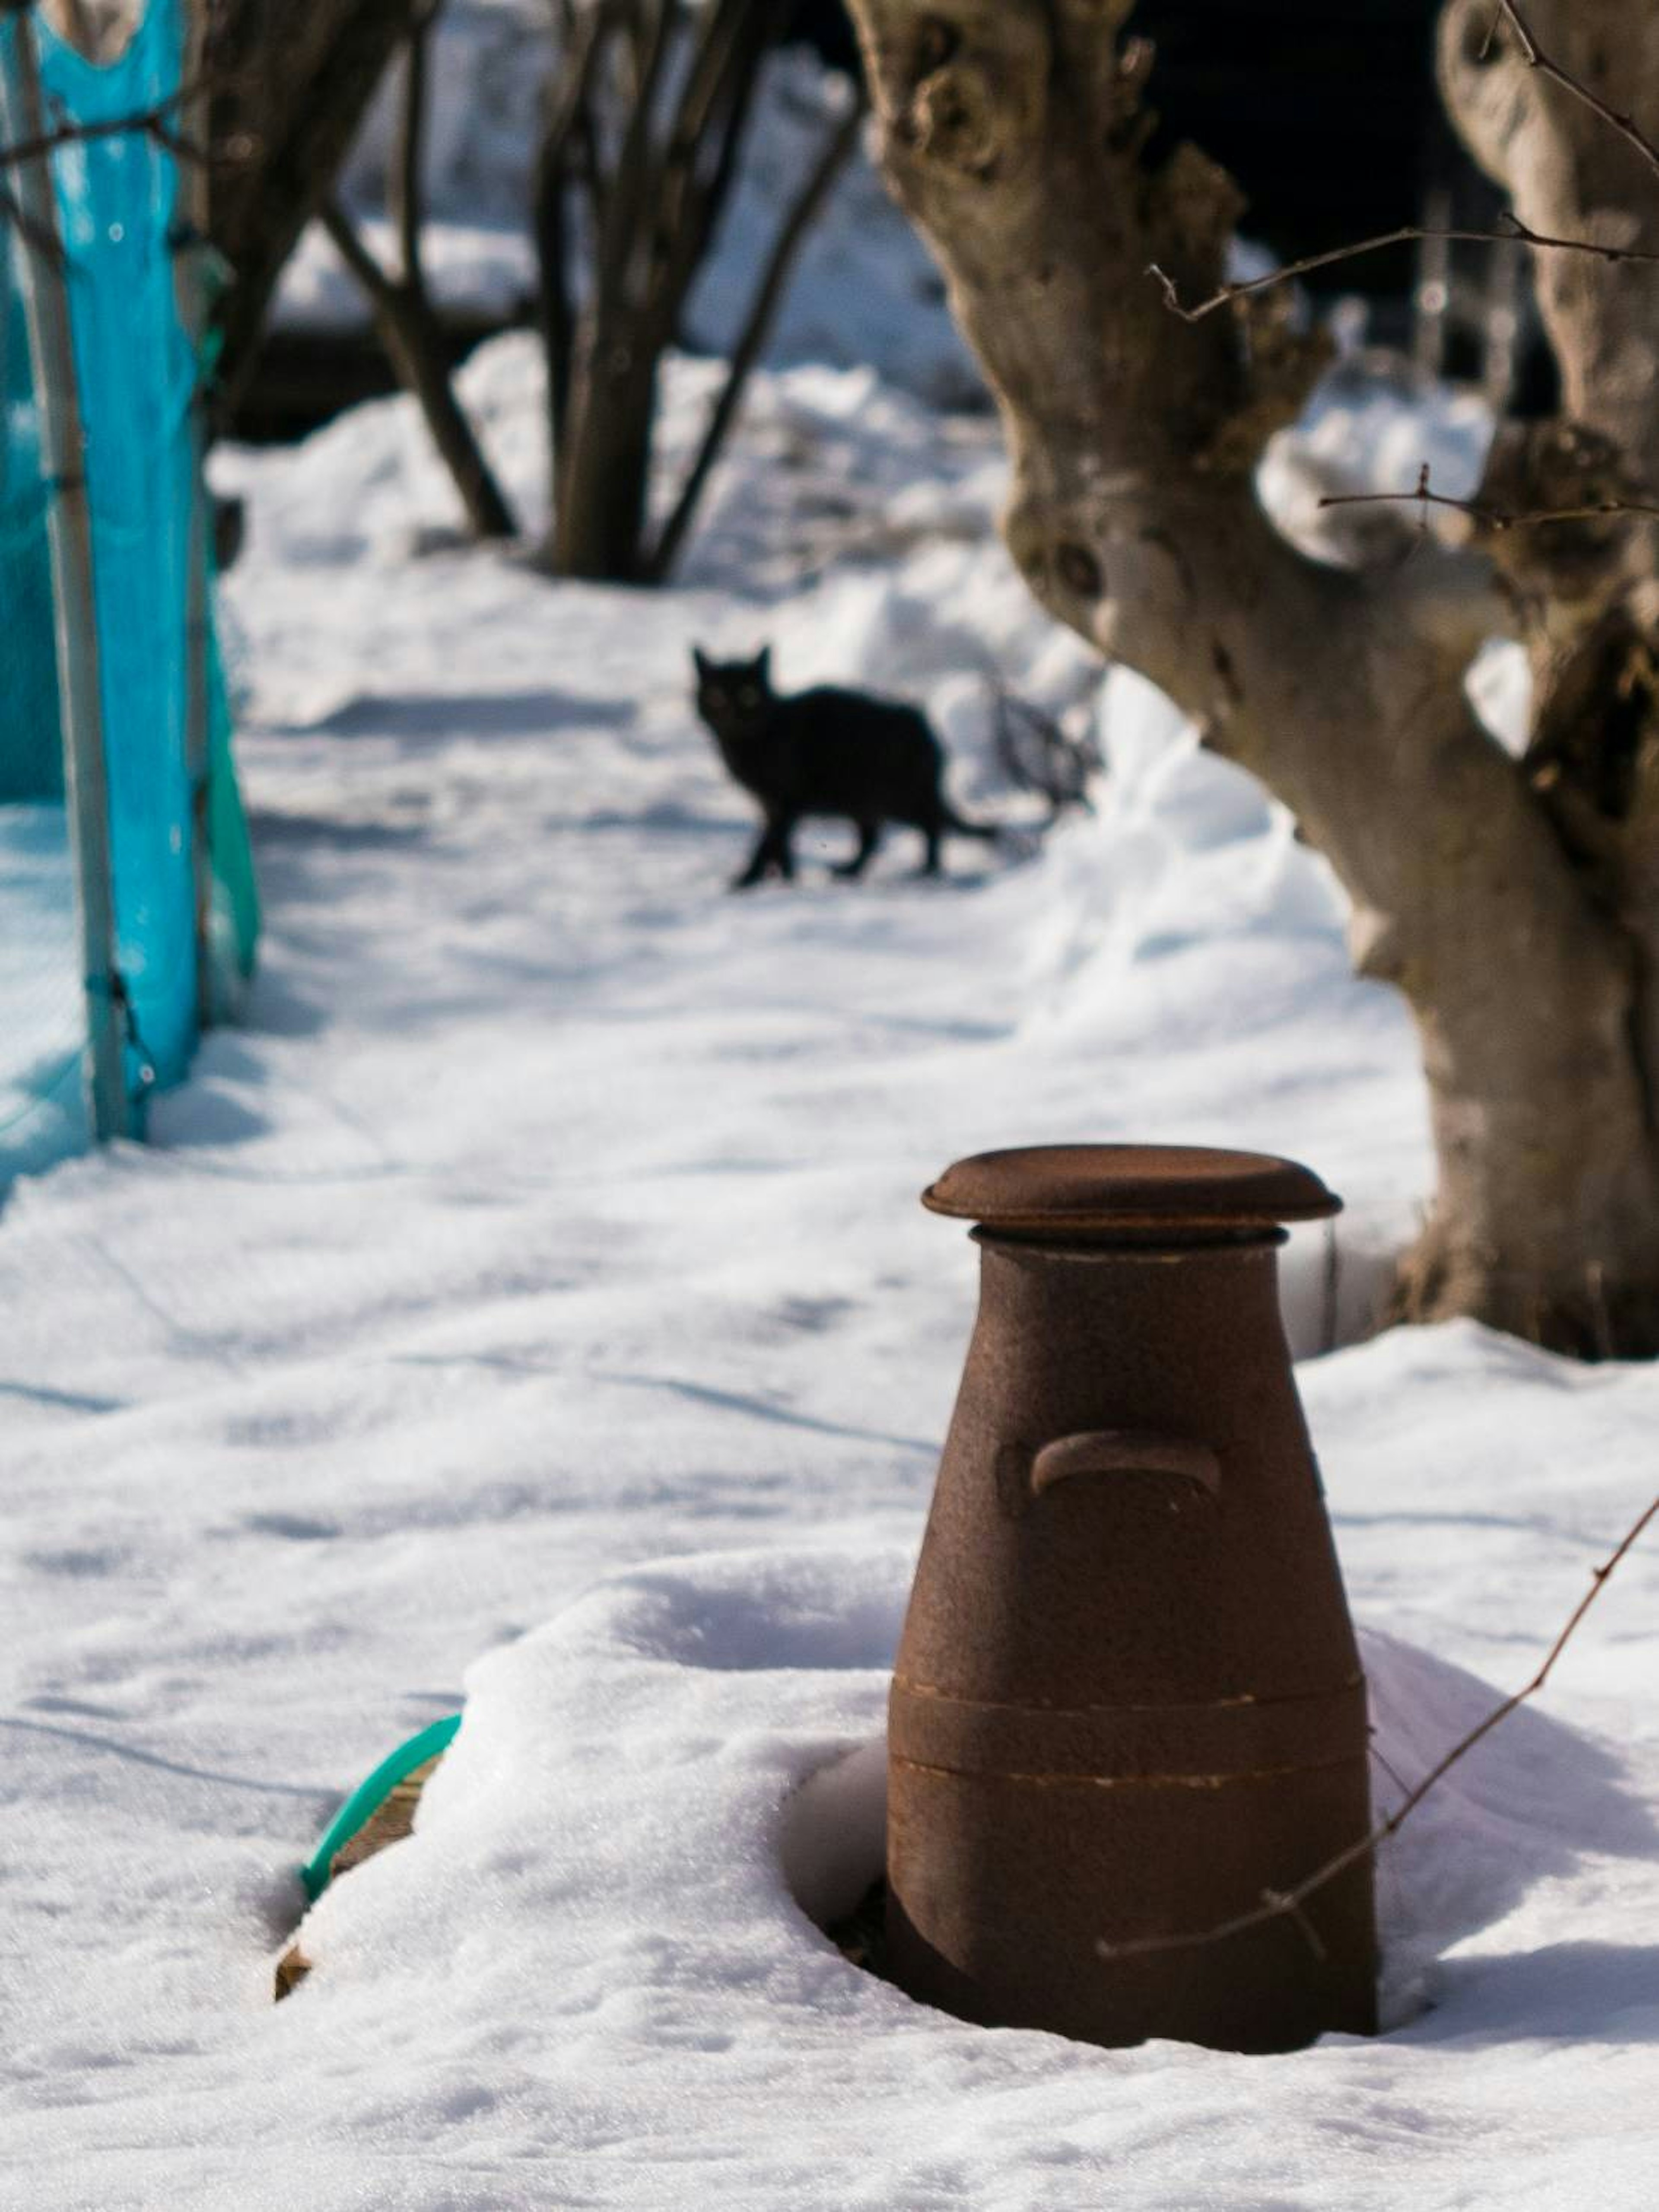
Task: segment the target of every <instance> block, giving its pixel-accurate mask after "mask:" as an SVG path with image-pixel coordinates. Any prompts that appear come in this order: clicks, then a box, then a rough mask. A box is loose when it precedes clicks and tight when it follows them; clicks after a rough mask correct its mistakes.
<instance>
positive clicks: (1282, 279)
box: [1146, 211, 1659, 323]
mask: <svg viewBox="0 0 1659 2212" xmlns="http://www.w3.org/2000/svg"><path fill="white" fill-rule="evenodd" d="M1504 225H1505V228H1504V229H1502V230H1456V229H1454V230H1434V229H1430V228H1425V226H1424V225H1423V224H1421V223H1415V222H1407V223H1401V226H1400V228H1398V229H1397V230H1385V231H1383V232H1382V233H1381V234H1379V235H1378V236H1377V237H1376V238H1362V239H1359V240H1356V241H1355V243H1354V244H1352V246H1332V247H1330V248H1329V249H1328V251H1327V252H1323V253H1305V254H1304V255H1303V257H1302V258H1301V259H1300V260H1299V261H1287V262H1285V264H1284V265H1283V266H1282V267H1281V268H1278V269H1270V270H1268V271H1267V275H1266V276H1251V277H1248V278H1245V279H1243V280H1242V281H1241V282H1239V283H1234V284H1218V285H1217V287H1216V289H1215V290H1214V291H1213V292H1212V293H1211V294H1210V295H1209V296H1208V297H1207V298H1206V299H1203V300H1200V301H1199V302H1198V304H1197V306H1196V307H1188V306H1186V305H1185V304H1184V303H1183V301H1182V297H1181V292H1180V289H1179V287H1178V286H1177V285H1176V281H1175V279H1174V277H1173V276H1170V275H1169V274H1168V273H1167V271H1166V270H1163V269H1160V268H1159V267H1158V264H1157V262H1156V261H1153V262H1151V263H1149V264H1147V269H1146V274H1147V275H1148V276H1155V277H1156V278H1157V279H1158V283H1160V284H1161V285H1162V286H1163V288H1164V304H1165V306H1167V307H1169V309H1170V312H1171V313H1173V314H1177V315H1179V316H1180V318H1181V319H1182V322H1183V323H1201V322H1202V321H1203V319H1204V318H1205V317H1206V315H1212V314H1214V313H1215V311H1216V309H1217V308H1218V307H1225V306H1227V304H1228V303H1229V301H1233V300H1243V299H1244V298H1246V297H1248V295H1249V294H1251V293H1252V292H1266V291H1269V290H1271V289H1272V288H1273V286H1274V285H1275V284H1285V283H1289V282H1290V280H1291V277H1293V276H1306V275H1307V274H1308V272H1309V271H1310V270H1314V269H1328V268H1329V267H1331V266H1332V265H1333V264H1334V263H1336V262H1339V261H1355V260H1358V258H1359V257H1360V256H1361V255H1362V254H1365V253H1380V252H1383V248H1384V247H1385V246H1409V245H1411V244H1413V242H1415V241H1420V240H1425V239H1442V240H1450V241H1451V242H1452V243H1454V244H1457V243H1468V244H1470V245H1474V246H1513V245H1516V244H1519V245H1522V246H1536V247H1539V248H1541V249H1542V250H1545V251H1547V252H1556V253H1589V254H1593V255H1594V256H1595V258H1597V259H1598V260H1601V261H1607V262H1620V261H1634V262H1641V263H1645V264H1652V265H1659V252H1647V251H1644V250H1643V249H1641V248H1638V247H1636V246H1597V245H1596V244H1595V243H1594V241H1593V240H1589V239H1587V238H1553V237H1551V236H1549V235H1548V234H1547V233H1545V232H1543V231H1541V230H1534V229H1533V228H1532V227H1531V225H1530V224H1529V223H1524V222H1522V220H1521V218H1520V216H1516V215H1511V214H1509V213H1508V212H1507V211H1506V212H1505V214H1504Z"/></svg>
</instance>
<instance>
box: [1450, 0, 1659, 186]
mask: <svg viewBox="0 0 1659 2212" xmlns="http://www.w3.org/2000/svg"><path fill="white" fill-rule="evenodd" d="M1500 23H1507V24H1508V25H1509V27H1510V30H1512V31H1513V32H1514V33H1515V35H1516V39H1517V40H1519V41H1520V46H1521V58H1522V61H1523V62H1524V63H1525V64H1526V65H1527V67H1528V69H1533V70H1537V71H1538V74H1539V75H1540V76H1547V77H1548V78H1549V79H1550V80H1551V82H1553V83H1554V84H1559V86H1560V87H1561V89H1562V90H1563V91H1564V92H1570V93H1571V94H1572V96H1573V98H1574V99H1575V100H1582V101H1583V104H1584V106H1586V107H1588V108H1589V111H1590V112H1591V113H1592V114H1593V115H1599V116H1600V117H1601V120H1602V121H1603V122H1604V123H1605V124H1607V125H1608V126H1609V127H1610V128H1611V129H1613V130H1614V131H1617V132H1618V133H1619V136H1620V137H1621V138H1623V139H1624V140H1625V141H1626V143H1627V144H1629V145H1631V146H1633V147H1634V148H1635V149H1636V151H1637V152H1638V154H1639V155H1641V156H1642V159H1643V160H1644V161H1645V162H1646V163H1647V165H1648V167H1650V169H1652V170H1654V171H1655V172H1656V173H1659V145H1656V144H1655V143H1654V141H1653V140H1652V139H1651V138H1650V137H1648V136H1647V134H1646V132H1645V131H1641V130H1639V129H1638V127H1637V124H1636V119H1635V118H1634V117H1633V116H1632V115H1629V114H1627V113H1625V112H1622V111H1621V110H1620V109H1619V108H1616V107H1609V106H1608V105H1607V101H1606V100H1601V99H1599V98H1598V97H1597V96H1596V94H1595V93H1593V92H1592V91H1591V90H1590V88H1589V86H1588V85H1587V84H1582V83H1580V82H1579V80H1578V79H1577V77H1576V76H1570V75H1569V74H1568V72H1567V71H1566V70H1564V69H1563V68H1562V67H1561V65H1560V64H1559V62H1555V61H1552V60H1551V58H1550V57H1549V56H1548V55H1547V53H1546V52H1544V50H1543V48H1542V47H1541V46H1540V45H1539V43H1538V41H1537V40H1536V39H1535V38H1534V35H1533V33H1532V31H1531V29H1530V28H1529V27H1528V24H1527V23H1526V22H1525V21H1524V20H1523V18H1522V14H1521V10H1520V9H1518V8H1517V7H1516V5H1515V0H1498V13H1497V14H1496V15H1494V16H1493V17H1492V28H1491V29H1490V30H1489V31H1488V32H1487V33H1486V44H1485V45H1484V46H1482V48H1481V49H1480V52H1481V58H1482V59H1483V60H1484V59H1485V58H1486V55H1487V54H1489V53H1490V52H1491V51H1492V40H1494V39H1495V38H1496V37H1497V35H1498V26H1499V24H1500Z"/></svg>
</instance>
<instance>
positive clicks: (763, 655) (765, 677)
mask: <svg viewBox="0 0 1659 2212" xmlns="http://www.w3.org/2000/svg"><path fill="white" fill-rule="evenodd" d="M755 673H756V675H757V676H758V677H759V678H760V680H761V682H762V683H763V684H769V683H770V682H771V681H772V648H771V647H770V646H769V645H763V646H762V647H761V649H760V651H759V653H757V655H756V657H755Z"/></svg>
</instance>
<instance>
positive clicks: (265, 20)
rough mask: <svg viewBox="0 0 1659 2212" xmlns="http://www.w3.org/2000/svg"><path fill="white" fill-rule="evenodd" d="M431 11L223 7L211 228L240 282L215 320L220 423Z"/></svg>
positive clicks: (212, 83) (213, 116)
mask: <svg viewBox="0 0 1659 2212" xmlns="http://www.w3.org/2000/svg"><path fill="white" fill-rule="evenodd" d="M420 12H421V0H305V4H304V5H303V6H291V5H288V6H274V5H272V4H270V0H216V4H213V5H211V6H210V8H209V9H208V36H207V40H206V44H205V47H204V55H203V70H204V76H205V78H206V83H207V88H208V92H209V96H210V143H211V148H212V153H213V167H212V185H211V191H210V207H209V228H210V233H211V236H212V241H213V244H214V245H215V246H216V247H217V249H218V251H219V252H220V253H221V254H222V255H223V257H224V259H225V262H226V264H227V265H228V270H229V272H230V281H229V284H228V289H227V290H226V291H225V293H224V295H223V296H222V299H221V301H220V302H219V305H218V308H217V311H216V316H215V326H216V330H217V331H218V333H219V335H220V337H221V340H222V347H221V352H220V358H219V384H220V393H221V399H220V413H221V416H223V417H228V416H229V415H230V414H232V413H233V412H234V408H235V403H236V397H237V394H238V392H240V389H241V387H242V386H243V384H244V383H245V381H246V377H247V375H248V373H249V371H250V370H251V369H252V364H253V360H254V356H255V354H256V353H257V350H258V343H259V339H260V336H261V333H262V331H263V329H264V319H265V310H266V308H267V307H269V306H270V295H271V294H272V293H273V292H274V291H275V289H276V280H277V278H278V277H279V276H281V274H282V271H283V264H284V263H285V262H286V261H287V259H288V257H289V254H290V253H291V252H293V251H294V248H295V244H296V243H297V242H298V240H299V236H300V233H301V231H302V230H303V229H304V228H305V226H306V224H307V222H309V221H310V220H311V218H312V216H313V215H315V214H316V213H317V211H318V210H319V207H320V205H321V204H322V201H323V198H324V197H325V194H326V193H327V192H328V191H329V189H330V187H331V185H332V183H333V180H334V176H335V173H336V172H337V169H338V167H339V166H340V163H341V161H343V159H344V157H345V154H346V149H348V147H349V145H350V143H351V141H352V138H353V137H354V136H355V134H356V129H357V125H358V124H359V123H360V122H361V120H362V115H363V111H364V110H365V109H366V108H367V106H368V103H369V100H370V99H371V98H372V97H373V95H374V88H375V87H376V86H377V85H378V84H379V82H380V78H381V76H382V75H383V74H384V73H385V70H386V64H387V63H388V62H389V61H390V60H391V58H392V55H393V53H394V52H396V51H397V49H398V46H400V45H401V44H402V42H403V41H404V39H406V38H407V37H408V36H409V34H410V28H411V27H412V25H413V23H414V21H415V19H416V15H418V14H419V13H420Z"/></svg>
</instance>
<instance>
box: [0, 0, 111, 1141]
mask: <svg viewBox="0 0 1659 2212" xmlns="http://www.w3.org/2000/svg"><path fill="white" fill-rule="evenodd" d="M11 51H12V58H13V66H12V68H11V70H0V105H3V109H4V113H5V122H6V129H7V131H8V134H9V136H10V137H12V138H14V139H24V140H31V139H34V138H38V137H40V136H41V135H42V132H43V130H44V126H45V103H44V101H43V100H42V97H41V92H40V57H39V54H38V52H37V51H36V48H35V43H34V26H33V22H32V21H31V20H30V18H29V15H28V14H27V12H23V13H21V14H19V15H17V16H16V17H15V21H13V24H12V27H11ZM16 191H17V197H18V201H19V204H20V205H21V209H22V211H23V214H24V216H25V220H26V226H27V227H26V228H25V231H24V233H23V235H22V238H21V240H20V248H19V256H20V258H19V263H18V266H19V270H20V274H21V287H22V294H23V306H24V312H25V315H26V318H27V325H28V339H29V359H30V363H31V366H32V368H33V377H34V391H35V404H36V406H37V408H38V410H39V416H40V460H41V466H42V467H43V469H44V470H45V471H46V481H47V483H48V484H49V485H50V487H51V489H52V497H51V500H50V501H49V502H48V505H47V510H46V531H47V544H48V547H49V550H50V553H51V560H52V604H53V609H54V615H55V627H56V633H57V646H58V714H59V719H60V722H61V726H62V737H63V745H64V799H65V807H66V811H67V813H68V817H69V826H70V850H71V853H72V855H73V858H74V864H75V882H76V911H77V915H78V918H79V922H80V931H81V949H82V976H83V978H84V980H85V989H86V1001H87V1050H86V1054H85V1058H84V1060H83V1062H82V1072H83V1084H84V1088H85V1091H86V1097H87V1112H88V1120H89V1121H90V1122H91V1125H92V1133H93V1135H94V1138H95V1139H97V1140H98V1142H99V1143H100V1144H101V1143H104V1142H106V1141H107V1140H108V1139H110V1138H112V1137H125V1136H130V1135H132V1134H133V1133H135V1128H134V1117H133V1114H132V1110H131V1104H130V1102H129V1100H128V1097H127V1085H126V1070H125V1020H124V1015H123V1003H124V1001H123V994H122V991H121V987H120V983H119V979H118V974H117V969H116V965H115V884H114V875H113V871H112V859H111V853H110V830H109V792H108V786H107V783H106V779H105V773H104V716H103V704H102V701H101V698H100V690H99V671H98V634H97V623H96V617H95V613H94V603H93V581H92V578H93V557H92V510H91V506H90V503H89V501H88V496H87V482H86V440H85V433H84V430H83V428H82V421H81V405H80V398H79V395H78V392H77V388H76V376H75V348H74V341H73V337H72V335H71V331H70V302H69V283H68V276H67V267H68V264H67V262H66V260H65V258H64V252H63V246H62V240H61V228H60V226H59V223H58V200H57V194H56V191H55V190H54V188H53V185H52V163H51V157H50V155H40V156H39V157H38V158H37V159H35V160H33V161H25V162H22V163H21V164H20V166H19V168H18V173H17V178H16ZM48 241H50V242H51V246H52V251H50V252H48V251H47V242H48Z"/></svg>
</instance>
